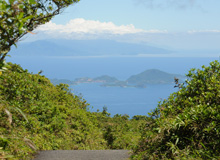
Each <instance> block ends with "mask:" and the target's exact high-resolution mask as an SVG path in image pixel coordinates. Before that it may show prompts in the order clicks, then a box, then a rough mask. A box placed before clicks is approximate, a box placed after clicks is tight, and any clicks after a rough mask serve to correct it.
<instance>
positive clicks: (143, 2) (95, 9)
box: [26, 0, 220, 54]
mask: <svg viewBox="0 0 220 160" xmlns="http://www.w3.org/2000/svg"><path fill="white" fill-rule="evenodd" d="M219 6H220V1H219V0H111V1H107V0H81V1H80V2H79V3H77V4H74V5H72V6H70V7H68V8H67V9H65V10H64V11H63V13H62V14H61V15H58V16H56V17H55V18H54V19H53V20H52V21H51V22H49V23H47V24H45V25H42V26H40V27H38V28H37V29H36V30H35V31H34V32H35V33H37V34H36V35H28V38H27V39H26V40H29V41H32V40H38V39H57V38H60V39H62V38H64V39H79V40H80V39H110V40H115V41H121V42H128V43H142V44H147V45H151V46H156V47H162V48H166V49H173V50H178V51H195V50H196V51H198V52H205V53H207V52H209V53H213V54H218V53H220V45H219V42H220V20H219V17H220V9H219Z"/></svg>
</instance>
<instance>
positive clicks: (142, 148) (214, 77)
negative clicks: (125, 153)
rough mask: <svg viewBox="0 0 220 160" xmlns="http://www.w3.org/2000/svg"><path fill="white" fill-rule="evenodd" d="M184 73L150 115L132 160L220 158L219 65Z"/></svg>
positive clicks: (211, 64)
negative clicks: (180, 82)
mask: <svg viewBox="0 0 220 160" xmlns="http://www.w3.org/2000/svg"><path fill="white" fill-rule="evenodd" d="M187 76H188V80H187V81H186V82H185V84H184V85H183V84H182V85H180V86H179V87H180V89H179V91H178V92H176V93H173V94H171V95H170V97H169V98H168V99H167V100H164V101H163V102H161V103H159V105H158V107H157V108H156V109H155V110H154V112H152V113H151V114H150V115H151V117H150V119H148V122H147V123H146V124H145V126H143V132H142V137H141V141H140V143H139V145H138V146H137V147H136V149H135V150H134V155H133V159H140V160H141V159H146V160H148V159H186V160H188V159H219V158H220V147H219V146H220V81H219V78H220V64H219V62H217V61H214V62H211V63H210V66H208V67H205V66H203V67H202V69H201V70H200V69H198V70H195V69H192V70H191V71H190V72H189V74H188V75H187Z"/></svg>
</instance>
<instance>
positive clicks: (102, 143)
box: [0, 63, 143, 159]
mask: <svg viewBox="0 0 220 160" xmlns="http://www.w3.org/2000/svg"><path fill="white" fill-rule="evenodd" d="M6 68H7V70H5V71H4V72H3V73H2V74H1V76H0V114H1V115H0V157H1V158H9V159H10V157H11V158H13V159H31V157H32V155H34V154H35V153H36V151H38V150H57V149H65V150H76V149H88V150H90V149H93V150H95V149H130V148H132V147H133V146H135V145H136V144H137V142H138V139H139V137H140V132H139V129H138V128H139V126H140V125H141V124H142V122H143V120H135V119H133V120H129V119H128V116H126V115H123V116H122V115H115V116H114V117H113V118H111V117H110V116H109V113H108V112H107V111H106V110H105V109H104V110H103V111H102V112H95V113H91V112H89V111H88V108H87V106H88V104H87V103H86V101H85V100H83V99H81V98H80V97H78V96H76V95H74V94H72V93H71V92H70V90H69V89H68V85H65V84H59V85H56V86H54V85H53V84H52V83H50V81H49V79H47V78H46V77H45V76H41V75H39V74H32V73H29V72H28V71H27V70H24V69H22V68H21V67H20V66H19V65H16V64H11V63H9V64H7V66H6Z"/></svg>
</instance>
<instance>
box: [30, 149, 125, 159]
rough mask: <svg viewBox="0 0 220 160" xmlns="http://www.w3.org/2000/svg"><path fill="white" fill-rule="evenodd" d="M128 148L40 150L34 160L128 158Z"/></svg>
mask: <svg viewBox="0 0 220 160" xmlns="http://www.w3.org/2000/svg"><path fill="white" fill-rule="evenodd" d="M128 159H129V151H128V150H58V151H41V152H40V153H39V154H38V155H37V156H36V158H35V159H34V160H128Z"/></svg>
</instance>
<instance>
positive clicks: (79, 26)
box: [37, 18, 167, 35]
mask: <svg viewBox="0 0 220 160" xmlns="http://www.w3.org/2000/svg"><path fill="white" fill-rule="evenodd" d="M37 31H44V32H47V33H48V34H51V33H52V34H53V33H55V34H63V35H69V34H93V35H100V34H112V35H124V34H136V33H166V32H167V31H160V30H147V31H146V30H143V29H137V28H135V27H134V25H132V24H129V25H121V26H117V25H115V24H114V23H112V22H100V21H94V20H85V19H83V18H77V19H72V20H70V21H69V22H68V23H67V24H65V25H57V24H55V23H53V22H49V23H46V24H45V25H42V26H40V27H39V28H38V29H37Z"/></svg>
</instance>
